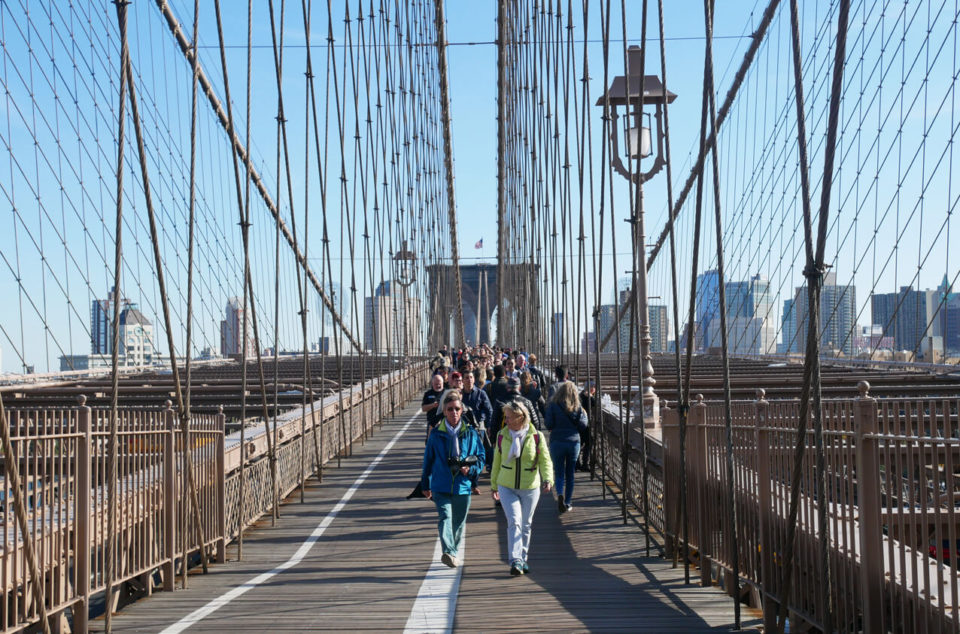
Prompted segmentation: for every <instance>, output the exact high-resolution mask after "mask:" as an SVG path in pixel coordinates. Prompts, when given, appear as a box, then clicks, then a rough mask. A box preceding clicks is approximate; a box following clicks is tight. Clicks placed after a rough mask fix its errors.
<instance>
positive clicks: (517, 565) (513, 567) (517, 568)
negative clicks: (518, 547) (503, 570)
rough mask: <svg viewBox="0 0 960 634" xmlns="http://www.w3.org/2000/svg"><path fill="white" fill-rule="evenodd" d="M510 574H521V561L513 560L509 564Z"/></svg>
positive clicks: (517, 575)
mask: <svg viewBox="0 0 960 634" xmlns="http://www.w3.org/2000/svg"><path fill="white" fill-rule="evenodd" d="M510 574H511V575H512V576H514V577H519V576H520V575H522V574H523V563H522V562H519V561H515V562H513V563H512V564H510Z"/></svg>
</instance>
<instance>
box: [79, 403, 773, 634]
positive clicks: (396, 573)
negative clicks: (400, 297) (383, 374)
mask: <svg viewBox="0 0 960 634" xmlns="http://www.w3.org/2000/svg"><path fill="white" fill-rule="evenodd" d="M417 409H418V408H417V407H416V406H415V405H410V406H408V407H406V408H404V410H403V411H402V412H401V413H400V415H399V416H398V417H397V418H395V419H392V420H388V421H387V422H385V423H384V426H383V430H382V431H378V432H377V433H376V435H375V437H374V438H373V439H372V440H369V441H367V442H366V444H364V445H362V446H361V445H359V444H357V445H356V446H355V448H354V455H353V457H351V458H349V459H345V460H344V461H343V464H342V466H341V467H340V468H335V467H333V468H328V469H327V470H326V472H325V476H324V481H323V483H322V484H318V483H317V482H316V480H315V479H314V480H311V481H310V482H309V483H308V485H307V488H306V502H305V503H304V504H300V503H299V493H298V492H295V493H294V495H293V496H291V498H290V500H289V501H288V502H287V503H286V504H284V505H283V506H282V507H281V518H280V520H279V521H278V522H277V525H276V526H271V525H270V520H269V519H267V520H264V521H261V522H260V523H259V525H258V526H257V527H255V528H253V529H251V530H250V531H249V532H248V533H247V536H246V538H245V540H244V559H243V561H237V560H236V547H235V546H231V548H230V552H229V555H230V557H229V561H228V563H226V564H223V565H215V566H212V567H211V572H210V574H207V575H202V574H192V575H191V578H190V588H189V589H188V590H186V591H183V590H177V591H175V592H170V593H164V592H158V593H156V594H154V595H153V596H152V597H150V598H148V599H145V600H142V601H140V602H138V603H136V604H133V605H131V606H128V607H127V608H125V609H124V610H123V611H121V612H120V613H118V614H117V616H116V617H115V618H114V629H115V630H116V631H144V632H156V631H161V630H163V629H164V628H165V627H167V626H169V625H172V624H175V623H177V622H178V621H180V620H181V619H182V618H183V617H185V616H186V615H188V614H190V613H191V612H193V611H194V610H196V609H198V608H201V607H203V606H205V605H207V604H208V603H209V602H210V601H211V600H213V599H215V598H217V597H221V596H222V595H223V594H224V593H226V592H228V591H229V590H231V589H232V588H235V587H237V586H240V585H242V584H244V583H247V582H249V581H250V580H251V579H253V578H254V577H256V576H257V575H260V574H262V573H265V572H269V571H271V570H273V569H275V568H276V567H277V566H279V565H280V564H282V563H284V562H286V561H287V560H288V559H289V558H290V557H291V556H292V555H293V554H294V553H295V552H296V551H297V549H298V548H300V546H301V544H302V543H303V542H304V540H305V539H307V537H308V536H309V535H310V534H311V532H313V530H314V529H315V528H316V527H317V525H318V524H320V522H321V521H323V520H324V518H325V517H326V516H327V514H328V513H329V512H330V511H331V509H332V508H333V507H334V506H335V505H336V504H337V502H338V501H339V500H340V499H341V496H343V494H344V492H345V491H346V490H347V489H348V488H349V487H350V486H351V485H352V484H353V483H354V481H355V480H356V479H357V477H358V476H359V475H360V474H361V473H362V472H363V471H364V469H366V468H367V466H368V465H369V464H370V461H371V460H372V459H373V458H374V457H375V456H376V455H377V454H379V453H380V451H381V450H382V449H383V447H384V446H385V445H386V444H387V442H389V441H390V439H392V438H393V437H394V436H395V435H396V434H397V432H398V431H399V430H400V428H401V427H402V426H403V425H404V424H405V423H406V422H407V421H408V420H410V418H411V416H412V415H413V414H414V413H415V412H416V411H417ZM422 427H423V423H422V420H421V418H420V416H417V417H416V418H415V421H414V423H413V424H412V425H410V427H409V428H408V429H407V431H406V433H404V434H403V435H402V436H401V437H400V439H399V441H398V442H397V443H396V444H395V445H394V447H393V449H392V450H391V452H390V454H389V455H388V456H387V457H386V458H385V459H384V461H383V462H381V463H380V464H379V465H378V466H377V467H376V468H375V469H374V470H373V472H372V473H371V474H370V476H369V477H368V479H367V480H366V481H365V482H364V484H363V485H362V486H360V488H359V489H358V490H357V491H356V493H355V494H354V496H353V497H352V498H351V499H350V500H349V501H348V502H347V503H346V505H345V506H344V507H343V508H342V510H341V511H340V512H339V514H338V515H337V517H336V518H335V519H334V520H333V521H332V523H330V525H329V526H328V528H327V529H326V531H325V532H324V533H323V535H322V536H321V537H320V538H319V540H318V541H317V542H316V543H315V544H314V545H313V547H312V548H311V549H310V551H309V552H308V553H307V555H306V556H305V557H304V558H303V560H302V561H301V562H300V563H298V564H297V565H295V566H293V567H291V568H289V569H286V570H283V571H281V572H279V573H277V574H275V575H274V576H272V577H270V578H269V579H266V580H265V581H263V582H262V583H260V584H259V585H257V586H256V587H253V588H251V589H250V590H249V591H247V592H245V593H244V594H242V595H240V596H238V597H236V598H234V599H232V600H231V601H230V602H229V603H227V604H225V605H223V606H222V607H220V608H219V609H218V610H216V611H214V612H212V613H210V614H209V615H208V616H206V617H205V618H203V619H202V620H200V621H199V622H196V623H194V624H192V625H191V626H190V627H189V628H188V629H189V630H190V631H210V632H225V631H236V632H241V631H305V630H331V631H358V630H369V631H397V630H403V628H404V626H405V624H406V621H407V617H408V616H409V614H410V610H411V608H412V606H413V603H414V601H415V600H416V597H417V593H418V591H419V589H420V584H421V582H422V581H423V578H424V575H425V574H426V571H427V569H428V568H429V566H430V563H431V558H432V556H433V549H434V544H435V542H436V515H435V511H434V508H433V505H432V503H430V502H427V501H425V500H406V499H405V496H406V495H407V493H409V491H410V490H411V489H412V488H413V486H414V484H415V483H416V480H417V478H418V477H419V472H420V460H421V456H422V451H423V435H422ZM578 478H579V479H578V483H577V490H576V498H575V500H574V502H575V503H576V508H575V509H574V510H573V511H571V512H570V513H567V514H565V515H563V516H558V513H557V509H556V504H555V502H554V498H553V496H552V495H551V494H544V495H543V497H542V498H541V503H540V506H539V508H538V511H537V515H536V518H535V521H534V532H533V543H532V547H531V555H530V565H531V568H532V574H530V575H528V576H524V577H511V576H510V575H509V573H508V566H507V562H506V556H505V552H504V550H505V543H504V541H505V540H504V520H503V513H502V512H501V511H499V510H497V509H495V507H494V506H493V502H492V500H491V499H490V496H489V486H488V482H487V481H486V478H483V479H482V480H481V489H482V495H480V496H478V497H475V498H474V500H473V505H472V508H471V511H470V518H469V520H468V525H467V536H466V552H465V559H466V563H465V566H464V570H463V577H462V580H461V585H460V592H459V598H458V601H457V611H456V616H455V620H454V629H455V630H456V631H493V630H496V631H502V630H511V631H564V632H570V631H631V632H637V631H651V632H654V631H655V632H664V631H683V632H699V631H724V630H727V629H729V628H730V627H731V625H732V623H733V606H732V603H731V600H730V599H729V598H728V597H727V596H726V595H724V594H723V593H721V592H720V591H719V590H717V589H714V588H700V587H698V586H695V585H691V586H685V585H684V584H683V581H682V570H672V569H671V568H670V564H669V562H667V561H664V560H662V559H660V558H659V557H656V556H653V557H646V556H645V555H644V551H643V534H642V532H641V531H640V530H639V529H638V528H637V527H636V526H635V525H633V524H628V525H626V526H624V525H623V523H622V521H621V519H620V515H619V506H618V505H617V504H616V502H615V501H614V500H613V499H612V498H610V497H608V498H607V499H606V500H603V499H601V490H600V485H599V483H598V482H591V481H590V480H589V476H588V475H586V474H578ZM751 617H752V615H751V614H750V613H749V612H747V611H745V612H744V618H745V619H749V618H751ZM758 624H759V620H758V619H753V620H749V621H747V620H745V625H746V626H756V625H758ZM103 625H104V623H103V618H102V617H101V618H100V619H98V620H96V621H93V622H92V623H91V631H102V630H103Z"/></svg>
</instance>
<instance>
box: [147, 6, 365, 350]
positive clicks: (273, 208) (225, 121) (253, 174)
mask: <svg viewBox="0 0 960 634" xmlns="http://www.w3.org/2000/svg"><path fill="white" fill-rule="evenodd" d="M155 2H156V4H157V8H158V9H159V10H160V12H161V13H162V14H163V17H164V18H165V19H166V21H167V26H168V27H169V29H170V32H171V33H172V34H173V36H174V38H175V39H176V41H177V44H178V45H179V47H180V51H181V52H182V53H183V55H184V56H185V57H186V58H187V61H189V62H192V53H191V45H190V43H189V42H188V41H187V39H186V36H185V35H184V33H183V29H182V27H181V26H180V22H179V21H178V20H177V18H176V16H174V15H173V12H172V11H171V9H170V6H169V5H168V4H167V2H166V0H155ZM197 76H198V79H199V81H200V86H201V88H203V92H204V94H205V95H206V96H207V100H208V101H209V102H210V106H211V107H212V108H213V110H214V113H215V114H216V115H217V120H218V121H219V122H220V125H221V126H222V127H223V128H224V130H226V131H227V135H228V136H229V138H230V139H229V140H230V143H231V145H232V146H233V150H234V152H233V154H234V155H235V156H237V157H238V158H239V159H240V160H241V161H242V162H243V163H244V164H245V165H246V168H247V171H248V172H249V174H250V178H251V179H252V180H253V183H254V185H256V188H257V192H258V193H259V194H260V197H261V198H262V199H263V202H264V203H265V204H266V206H267V209H268V210H269V211H270V213H271V215H272V216H273V218H274V220H275V221H276V222H277V223H278V224H279V225H280V230H281V232H282V233H283V237H284V238H285V239H286V241H287V244H289V245H290V248H291V249H293V252H294V256H295V257H296V259H297V262H299V263H300V266H302V267H304V269H305V270H306V271H307V276H308V277H309V279H310V283H311V284H312V285H313V287H314V288H315V289H316V290H317V293H319V295H320V299H321V300H323V304H324V306H326V307H327V310H329V311H330V315H331V317H332V318H333V321H334V323H335V324H336V325H337V327H338V328H339V329H340V330H341V332H343V334H344V335H345V336H346V337H347V339H348V340H349V341H350V344H351V345H352V346H353V347H354V348H355V349H356V350H357V352H358V353H359V354H363V346H362V345H361V343H360V342H359V341H358V340H357V338H356V337H355V336H354V334H353V332H351V330H350V328H349V327H348V326H347V324H345V323H344V321H343V319H342V317H341V315H340V313H339V312H338V311H337V309H336V306H335V305H334V303H333V302H332V301H331V300H330V298H329V297H328V296H327V293H326V291H324V289H323V285H322V284H320V281H319V280H318V279H317V277H316V275H315V274H314V273H313V271H312V270H311V269H310V267H309V264H308V263H307V261H306V259H305V258H304V256H303V253H301V252H300V249H299V248H297V246H296V244H295V242H294V240H293V235H292V234H291V233H290V230H289V229H288V228H287V226H286V223H285V222H284V221H283V219H282V218H281V217H280V210H279V208H278V207H277V205H276V203H275V202H274V200H273V198H272V197H271V196H270V192H269V191H267V186H266V184H265V183H264V182H263V179H262V178H261V177H260V173H259V172H258V171H257V169H256V168H255V167H254V166H253V163H252V162H251V160H250V155H249V154H248V152H247V149H246V148H245V147H244V145H243V144H242V143H241V142H240V138H239V137H238V136H237V134H236V133H235V132H234V131H233V126H232V125H231V124H230V120H229V117H228V114H227V112H226V111H225V110H224V108H223V105H222V104H221V103H220V100H219V98H218V97H217V95H216V93H215V92H214V90H213V86H212V84H211V83H210V80H209V79H208V78H207V76H206V73H204V72H203V69H202V67H201V68H200V69H199V71H198V75H197ZM229 107H230V104H229V103H228V104H227V108H228V109H229Z"/></svg>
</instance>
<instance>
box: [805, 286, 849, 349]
mask: <svg viewBox="0 0 960 634" xmlns="http://www.w3.org/2000/svg"><path fill="white" fill-rule="evenodd" d="M808 293H809V291H808V290H807V286H806V285H803V286H801V287H799V288H797V289H796V290H795V292H794V295H793V311H794V320H795V321H794V323H795V324H796V338H795V339H794V344H793V350H792V352H804V351H805V350H806V347H807V324H808V322H809V312H810V309H809V306H810V302H809V295H808ZM819 319H820V347H821V349H823V350H840V351H842V352H843V354H844V355H845V356H848V357H851V356H853V355H854V354H855V353H856V337H857V289H856V287H855V286H854V285H853V284H839V285H838V284H837V274H836V273H827V274H826V275H825V276H824V278H823V286H822V288H821V292H820V315H819Z"/></svg>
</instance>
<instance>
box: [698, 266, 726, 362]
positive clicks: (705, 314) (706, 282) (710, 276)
mask: <svg viewBox="0 0 960 634" xmlns="http://www.w3.org/2000/svg"><path fill="white" fill-rule="evenodd" d="M696 305H697V319H696V325H697V328H698V330H697V333H696V335H695V337H694V340H695V341H697V342H698V343H699V341H700V340H701V339H702V340H703V344H702V347H701V348H700V349H706V348H709V347H710V346H712V345H714V344H713V343H712V342H711V341H710V338H709V337H710V324H711V323H712V322H713V320H714V319H716V318H718V317H719V315H720V274H719V273H718V272H717V270H716V269H711V270H709V271H704V272H703V273H701V274H700V275H698V276H697V300H696ZM717 345H719V344H717Z"/></svg>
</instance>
